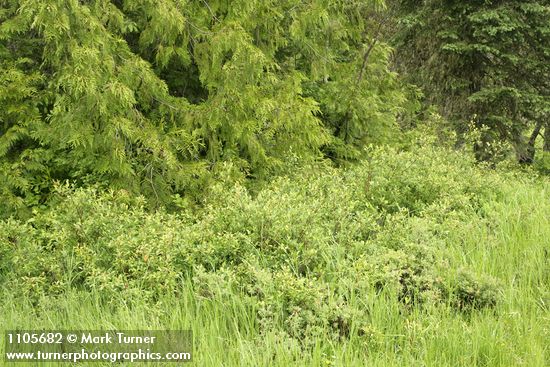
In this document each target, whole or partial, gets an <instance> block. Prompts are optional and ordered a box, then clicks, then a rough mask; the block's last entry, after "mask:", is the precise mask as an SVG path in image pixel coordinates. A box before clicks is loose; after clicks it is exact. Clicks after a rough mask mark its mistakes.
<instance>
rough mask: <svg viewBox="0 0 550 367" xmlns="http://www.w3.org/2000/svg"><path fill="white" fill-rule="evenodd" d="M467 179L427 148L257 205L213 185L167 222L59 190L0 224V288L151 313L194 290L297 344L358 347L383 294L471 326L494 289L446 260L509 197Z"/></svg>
mask: <svg viewBox="0 0 550 367" xmlns="http://www.w3.org/2000/svg"><path fill="white" fill-rule="evenodd" d="M473 167H474V165H473V164H472V162H471V161H470V160H469V159H468V158H466V157H464V156H462V155H459V154H455V153H449V152H441V151H435V150H433V149H432V148H422V149H418V150H417V151H415V152H398V151H395V150H392V149H381V150H375V151H372V152H370V159H369V160H368V161H365V162H364V163H363V164H361V165H358V166H355V167H353V168H351V169H348V170H346V171H344V170H336V169H332V168H329V167H321V166H315V167H309V168H307V169H304V170H302V171H301V172H300V173H298V174H295V175H293V176H288V177H282V178H280V179H278V180H276V181H274V182H272V183H270V184H269V185H267V187H265V188H263V189H262V190H260V192H259V193H257V194H256V195H252V194H251V193H250V192H249V191H248V190H247V189H245V188H244V187H243V186H240V185H235V186H232V187H229V188H228V187H225V186H224V185H223V184H220V185H218V186H215V187H214V188H213V189H212V191H211V192H210V193H209V194H208V195H207V199H205V202H204V206H203V207H202V208H201V209H195V210H182V211H181V212H180V213H177V214H168V213H165V212H155V213H151V212H148V211H147V210H146V209H145V207H146V205H145V203H144V202H143V200H141V199H139V198H137V199H136V198H133V197H131V196H129V195H128V194H127V193H125V192H123V191H119V192H99V191H98V190H94V189H86V190H84V189H78V190H71V189H70V188H68V187H67V186H59V187H58V190H57V195H58V199H57V200H58V204H57V205H55V206H54V207H52V208H50V209H48V210H46V211H44V212H40V213H38V212H37V213H36V215H35V216H34V217H33V219H31V220H29V221H27V222H20V221H16V220H6V221H3V222H0V281H1V283H3V284H4V286H5V287H8V288H11V289H14V290H15V289H17V290H18V292H22V293H23V294H24V296H25V297H31V298H32V299H35V300H38V299H39V298H40V296H41V295H55V294H62V293H63V292H64V291H67V290H69V289H75V288H77V289H84V290H98V291H100V292H101V294H103V295H105V296H106V297H109V295H112V294H116V293H121V292H122V293H124V294H126V295H127V297H128V299H129V300H132V299H139V300H143V299H144V298H145V299H147V300H149V301H154V300H155V299H157V297H158V296H159V295H161V294H165V293H176V294H177V292H178V291H179V286H180V284H181V283H182V282H183V281H189V280H191V281H192V284H193V287H194V292H195V294H196V296H197V297H203V298H209V299H230V298H231V297H240V298H241V299H244V300H246V302H247V303H248V304H250V306H251V307H252V308H253V309H255V310H257V318H258V322H259V325H260V327H262V328H265V329H270V328H272V327H274V325H284V326H283V328H284V330H282V331H284V332H285V333H287V334H288V335H290V336H293V337H297V338H303V337H307V336H315V335H317V334H319V333H326V331H327V330H330V331H331V332H332V333H333V335H334V336H335V337H346V336H349V335H350V333H354V334H356V335H368V334H369V325H368V321H367V320H368V317H367V316H368V313H369V306H368V305H369V300H371V299H372V298H373V297H378V296H379V295H380V294H382V293H383V294H385V295H388V296H390V297H395V299H396V300H398V303H399V304H400V306H399V307H403V309H404V310H406V309H408V308H410V307H413V306H414V307H427V306H430V305H437V304H446V305H449V306H450V307H452V308H454V309H456V310H457V311H460V312H471V311H473V310H475V309H478V308H482V307H491V306H493V305H495V304H496V303H497V302H498V301H499V297H500V291H499V289H500V288H499V281H498V279H494V278H492V277H490V276H489V275H487V274H478V273H475V272H473V271H472V270H469V269H468V268H464V267H463V266H462V265H461V264H458V263H457V262H456V261H454V260H453V258H452V257H451V256H448V250H449V249H450V248H456V247H460V246H461V243H460V238H461V237H463V235H464V236H465V235H466V234H467V232H468V231H469V230H470V228H471V227H472V226H473V225H475V226H486V227H487V228H489V229H490V227H491V218H490V211H489V210H488V206H487V203H489V202H490V201H494V200H499V197H501V196H502V195H503V190H504V189H503V187H504V186H505V185H506V182H505V179H504V178H503V176H500V175H498V174H496V173H495V174H487V173H486V172H485V173H483V174H482V173H481V171H479V170H478V169H476V168H473ZM481 245H484V244H481ZM306 339H307V338H306Z"/></svg>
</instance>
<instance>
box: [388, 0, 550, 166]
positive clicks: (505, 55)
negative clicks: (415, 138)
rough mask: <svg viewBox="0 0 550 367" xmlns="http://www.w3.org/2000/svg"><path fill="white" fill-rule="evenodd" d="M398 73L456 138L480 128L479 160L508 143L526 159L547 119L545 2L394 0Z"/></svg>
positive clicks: (548, 26) (549, 71)
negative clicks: (422, 94)
mask: <svg viewBox="0 0 550 367" xmlns="http://www.w3.org/2000/svg"><path fill="white" fill-rule="evenodd" d="M397 3H398V8H399V9H400V11H401V12H402V17H401V19H400V23H401V25H402V28H401V31H400V32H398V36H397V37H396V44H397V49H398V52H397V54H398V60H399V64H400V67H401V70H406V71H407V73H408V75H409V76H410V77H411V80H412V81H413V82H415V83H417V84H419V85H421V86H422V87H423V89H424V91H425V92H426V94H427V96H428V99H429V101H430V102H433V103H436V104H438V105H439V106H440V107H441V112H442V113H443V114H444V115H445V116H446V117H448V118H450V119H451V120H452V121H453V122H454V126H455V128H456V130H457V131H458V132H459V133H464V132H466V131H468V129H469V127H470V124H469V123H470V122H472V121H473V127H474V128H476V129H479V130H480V131H482V139H481V141H480V144H479V145H477V147H476V152H477V155H478V158H479V159H482V160H483V159H489V158H490V157H491V154H490V153H491V145H492V144H494V143H498V142H502V141H504V142H508V143H510V144H511V145H512V146H513V147H514V150H515V152H516V155H517V158H518V160H519V161H520V162H532V161H533V157H534V153H535V141H536V139H537V137H538V136H540V135H541V132H542V129H543V128H544V125H546V123H547V122H546V121H548V119H549V118H550V21H549V19H550V2H548V1H547V0H525V1H516V0H490V1H485V0H483V1H481V0H476V1H466V2H464V1H456V0H424V1H421V2H416V1H409V0H400V1H397ZM546 129H547V130H548V127H546Z"/></svg>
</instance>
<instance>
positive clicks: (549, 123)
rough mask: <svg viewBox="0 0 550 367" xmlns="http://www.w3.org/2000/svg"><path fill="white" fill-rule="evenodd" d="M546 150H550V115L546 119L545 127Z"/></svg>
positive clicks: (544, 147) (544, 148)
mask: <svg viewBox="0 0 550 367" xmlns="http://www.w3.org/2000/svg"><path fill="white" fill-rule="evenodd" d="M543 150H544V151H545V152H550V116H549V117H548V120H546V127H545V128H544V146H543Z"/></svg>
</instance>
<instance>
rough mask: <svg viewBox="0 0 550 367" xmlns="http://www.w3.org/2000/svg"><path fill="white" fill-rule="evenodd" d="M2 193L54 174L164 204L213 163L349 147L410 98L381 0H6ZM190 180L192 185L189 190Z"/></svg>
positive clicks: (14, 193)
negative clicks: (394, 65)
mask: <svg viewBox="0 0 550 367" xmlns="http://www.w3.org/2000/svg"><path fill="white" fill-rule="evenodd" d="M0 4H1V11H0V66H1V71H0V85H1V87H2V88H1V90H0V105H1V107H2V108H1V110H0V177H2V183H1V184H0V193H1V195H2V197H3V200H6V201H7V202H9V203H10V206H12V207H17V206H20V207H22V206H25V205H36V204H39V203H40V202H43V201H44V200H45V199H46V198H47V194H48V192H49V188H50V186H51V183H52V181H53V180H55V179H59V180H64V179H70V180H73V181H76V182H77V183H78V184H81V185H86V184H89V183H94V182H102V183H104V184H106V185H108V186H109V187H115V188H125V189H127V190H130V191H132V192H135V193H141V194H144V195H146V196H147V197H149V198H152V199H153V201H155V202H158V203H163V202H166V201H167V200H169V198H170V195H172V194H174V193H183V194H185V193H188V192H190V191H193V190H197V187H199V185H201V184H202V183H203V182H204V180H206V179H207V178H208V177H209V175H210V173H211V172H213V171H215V170H216V167H218V166H219V164H220V163H222V162H228V161H229V162H232V164H233V165H234V166H235V167H237V169H239V170H243V171H246V172H248V173H249V174H250V175H252V176H258V175H265V174H268V173H270V172H271V171H273V169H275V168H276V167H277V166H278V165H280V164H282V162H284V160H285V159H286V157H288V156H289V155H298V156H301V157H305V156H311V157H315V156H319V155H320V154H321V152H325V153H327V154H329V155H331V156H336V157H338V158H348V157H354V156H357V154H358V152H359V151H360V148H361V146H362V144H364V143H365V142H366V141H369V139H370V140H371V141H372V140H373V139H375V138H377V137H380V136H382V135H383V134H384V133H387V131H388V130H389V129H391V127H392V125H393V123H394V121H395V115H396V114H397V112H398V111H399V110H400V109H401V108H402V102H403V99H404V98H403V95H402V93H401V91H400V87H399V85H398V83H397V81H396V77H395V74H394V73H392V72H390V70H389V69H388V54H389V48H388V47H387V46H385V45H384V44H383V43H382V42H376V41H375V40H376V21H373V19H376V18H375V17H372V15H373V14H377V13H379V11H380V9H382V5H383V4H382V3H381V2H380V1H379V0H369V1H345V0H308V1H298V0H283V1H271V0H235V1H222V0H155V1H151V0H139V1H138V0H85V1H77V0H0ZM194 188H195V189H194Z"/></svg>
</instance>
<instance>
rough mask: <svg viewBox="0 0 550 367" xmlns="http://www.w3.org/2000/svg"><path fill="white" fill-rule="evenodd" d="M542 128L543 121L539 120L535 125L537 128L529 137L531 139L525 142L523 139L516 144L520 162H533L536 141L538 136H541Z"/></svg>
mask: <svg viewBox="0 0 550 367" xmlns="http://www.w3.org/2000/svg"><path fill="white" fill-rule="evenodd" d="M541 129H542V121H539V122H537V124H536V125H535V129H534V130H533V132H532V133H531V136H530V137H529V140H528V141H527V143H526V144H525V143H523V142H522V141H519V144H518V145H517V146H516V154H517V157H518V161H519V163H522V164H531V163H533V162H534V160H535V142H536V141H537V137H538V136H539V134H540V130H541ZM522 140H523V139H522Z"/></svg>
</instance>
